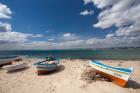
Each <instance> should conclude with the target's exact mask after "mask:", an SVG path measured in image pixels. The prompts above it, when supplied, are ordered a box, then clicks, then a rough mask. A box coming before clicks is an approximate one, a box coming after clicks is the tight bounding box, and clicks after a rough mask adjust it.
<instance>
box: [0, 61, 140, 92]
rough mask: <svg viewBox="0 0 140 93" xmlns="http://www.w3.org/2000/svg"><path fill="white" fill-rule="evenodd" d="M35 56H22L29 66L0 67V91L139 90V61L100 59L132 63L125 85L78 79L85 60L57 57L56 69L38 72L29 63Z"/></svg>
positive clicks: (111, 63)
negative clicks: (11, 71) (54, 70)
mask: <svg viewBox="0 0 140 93" xmlns="http://www.w3.org/2000/svg"><path fill="white" fill-rule="evenodd" d="M39 60H41V59H26V60H23V61H24V62H28V63H29V68H28V69H24V70H20V71H16V72H13V73H6V72H5V71H4V70H0V93H140V61H122V60H117V61H112V60H103V61H104V62H105V63H107V64H110V65H113V66H118V65H119V66H120V65H121V66H122V67H130V66H133V67H134V72H133V74H132V76H131V77H130V80H129V82H128V87H127V88H122V87H120V86H118V85H116V84H114V83H112V82H107V81H96V82H95V81H93V82H92V83H87V82H86V81H83V80H81V73H82V70H81V69H83V68H84V67H85V66H87V65H88V60H78V59H77V60H61V64H60V66H59V70H58V71H57V72H54V73H50V74H48V75H42V76H41V75H40V76H38V75H37V73H36V68H35V67H34V66H33V63H34V62H37V61H39ZM121 66H120V67H121Z"/></svg>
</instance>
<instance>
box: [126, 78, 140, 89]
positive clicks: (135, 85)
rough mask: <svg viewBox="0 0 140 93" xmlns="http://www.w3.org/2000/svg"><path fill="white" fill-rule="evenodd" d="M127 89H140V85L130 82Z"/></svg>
mask: <svg viewBox="0 0 140 93" xmlns="http://www.w3.org/2000/svg"><path fill="white" fill-rule="evenodd" d="M126 87H127V88H133V89H140V83H138V82H136V81H133V80H129V81H128V82H127V86H126Z"/></svg>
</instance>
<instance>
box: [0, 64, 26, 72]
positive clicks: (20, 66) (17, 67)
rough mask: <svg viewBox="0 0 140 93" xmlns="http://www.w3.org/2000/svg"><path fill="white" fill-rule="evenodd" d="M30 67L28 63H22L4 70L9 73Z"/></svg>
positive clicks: (6, 67) (8, 66) (7, 66)
mask: <svg viewBox="0 0 140 93" xmlns="http://www.w3.org/2000/svg"><path fill="white" fill-rule="evenodd" d="M26 67H28V64H27V63H20V64H13V65H6V66H3V67H2V68H3V69H5V70H7V72H11V71H15V70H20V69H24V68H26Z"/></svg>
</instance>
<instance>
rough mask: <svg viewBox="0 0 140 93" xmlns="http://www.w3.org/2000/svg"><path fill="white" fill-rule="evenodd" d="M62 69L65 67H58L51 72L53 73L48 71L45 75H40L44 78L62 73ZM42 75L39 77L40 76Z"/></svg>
mask: <svg viewBox="0 0 140 93" xmlns="http://www.w3.org/2000/svg"><path fill="white" fill-rule="evenodd" d="M64 69H65V66H63V65H59V66H58V67H57V69H55V70H53V71H49V72H47V73H45V74H42V75H43V76H44V75H52V74H56V73H58V72H61V71H63V70H64ZM42 75H41V76H42ZM39 76H40V75H39Z"/></svg>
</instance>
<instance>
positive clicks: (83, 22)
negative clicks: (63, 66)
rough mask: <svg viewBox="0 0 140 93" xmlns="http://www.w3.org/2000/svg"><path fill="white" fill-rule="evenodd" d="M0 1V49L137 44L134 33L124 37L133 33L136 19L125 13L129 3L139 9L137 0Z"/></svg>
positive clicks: (69, 47)
mask: <svg viewBox="0 0 140 93" xmlns="http://www.w3.org/2000/svg"><path fill="white" fill-rule="evenodd" d="M136 2H137V3H136ZM0 3H1V7H0V9H1V10H0V22H1V24H0V36H1V38H0V43H1V45H0V49H3V47H5V46H6V47H7V48H6V49H15V47H12V46H14V45H15V44H16V46H17V47H16V49H65V48H66V49H71V48H100V47H102V48H104V47H117V46H118V47H120V46H133V45H134V43H135V45H136V46H139V44H138V41H134V40H135V37H136V36H135V35H134V36H132V37H131V38H130V37H129V38H127V39H125V38H126V37H128V36H129V35H130V34H132V33H131V32H129V31H130V30H129V29H131V28H130V27H132V26H135V24H136V23H138V22H136V19H134V20H130V19H129V16H128V18H126V19H125V17H124V16H127V10H128V9H130V10H131V9H133V8H135V7H134V6H132V4H134V5H135V4H138V5H136V6H138V9H139V2H138V0H135V1H133V2H132V1H130V0H126V1H125V2H124V1H123V2H122V1H120V0H118V1H113V0H109V1H108V0H103V1H102V0H99V1H96V0H22V1H21V0H0ZM121 5H124V6H125V7H124V6H121ZM4 6H6V7H4ZM109 6H110V7H109ZM114 7H115V8H114ZM6 9H7V10H6ZM8 9H9V10H8ZM119 9H120V10H119ZM5 11H6V12H5ZM8 11H9V12H8ZM112 11H113V12H112ZM118 11H119V12H120V14H117V13H118ZM137 11H138V10H137ZM130 12H131V11H130ZM123 13H124V15H121V14H123ZM128 14H129V13H128ZM3 15H4V16H3ZM118 15H120V18H119V16H118ZM138 15H139V14H138ZM6 16H9V18H8V17H6ZM132 16H133V15H132ZM132 16H130V17H132ZM6 25H9V28H10V31H9V29H8V28H7V26H6ZM135 27H137V26H135ZM1 29H2V30H4V31H2V30H1ZM138 29H139V28H138ZM125 30H129V31H125ZM132 31H133V29H132ZM133 32H136V31H133ZM127 33H128V36H126V34H127ZM138 33H139V32H138ZM134 34H135V33H134ZM7 35H9V36H7ZM5 36H7V37H5ZM122 37H123V38H122ZM9 38H10V39H9ZM114 38H115V39H114ZM133 38H134V39H133ZM137 38H138V40H139V37H137ZM17 39H18V40H17ZM121 41H122V42H121ZM21 42H22V43H21ZM13 43H14V45H12V44H13ZM9 45H10V46H11V47H8V46H9ZM55 46H58V47H55Z"/></svg>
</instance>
